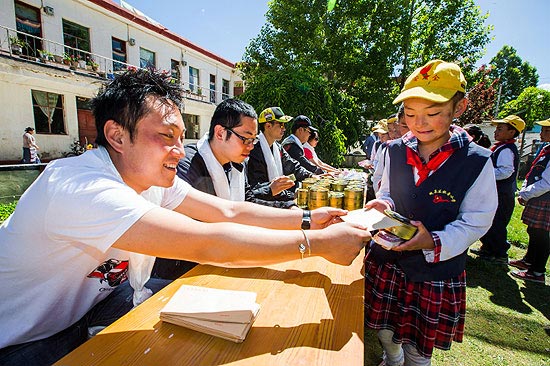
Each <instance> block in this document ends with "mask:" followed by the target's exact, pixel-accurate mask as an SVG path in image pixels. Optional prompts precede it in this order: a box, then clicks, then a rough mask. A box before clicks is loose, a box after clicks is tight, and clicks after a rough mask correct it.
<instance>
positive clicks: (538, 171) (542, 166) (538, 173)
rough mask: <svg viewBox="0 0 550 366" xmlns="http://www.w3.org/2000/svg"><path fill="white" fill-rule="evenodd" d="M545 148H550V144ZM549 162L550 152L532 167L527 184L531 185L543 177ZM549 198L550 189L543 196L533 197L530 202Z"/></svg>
mask: <svg viewBox="0 0 550 366" xmlns="http://www.w3.org/2000/svg"><path fill="white" fill-rule="evenodd" d="M544 149H547V150H550V145H546V146H545V147H544ZM539 154H540V153H539ZM548 163H550V153H547V154H546V155H545V156H543V157H542V158H541V159H540V160H539V161H537V164H536V165H533V166H532V167H531V170H530V172H529V177H528V178H527V185H531V184H533V183H535V182H536V181H538V180H540V179H541V178H542V173H543V172H544V170H546V168H547V166H548ZM548 200H550V191H549V192H546V193H545V194H543V195H541V196H538V197H535V198H531V199H530V200H529V202H530V203H533V202H538V201H548Z"/></svg>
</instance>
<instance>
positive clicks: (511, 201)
mask: <svg viewBox="0 0 550 366" xmlns="http://www.w3.org/2000/svg"><path fill="white" fill-rule="evenodd" d="M492 123H493V125H495V126H496V128H495V134H494V136H495V141H496V143H495V144H494V145H493V146H492V147H491V152H492V153H491V161H492V162H493V167H494V169H495V178H496V180H497V194H498V209H497V212H496V213H495V217H494V218H493V224H492V225H491V228H490V229H489V231H488V232H487V233H486V234H485V235H483V236H482V237H481V238H480V239H479V240H480V241H481V248H480V249H479V250H477V249H472V253H475V254H477V255H478V256H479V258H480V259H483V260H488V261H494V262H496V263H503V264H508V254H507V252H508V249H510V243H509V242H508V240H507V236H508V231H507V230H506V227H507V226H508V223H509V222H510V219H511V218H512V214H513V213H514V206H515V194H516V191H517V189H518V186H517V177H518V168H519V152H518V148H517V146H516V137H518V136H519V134H520V133H521V132H522V131H523V129H524V128H525V122H524V121H523V120H522V119H521V118H520V117H518V116H515V115H511V116H508V117H506V118H504V119H502V120H493V121H492Z"/></svg>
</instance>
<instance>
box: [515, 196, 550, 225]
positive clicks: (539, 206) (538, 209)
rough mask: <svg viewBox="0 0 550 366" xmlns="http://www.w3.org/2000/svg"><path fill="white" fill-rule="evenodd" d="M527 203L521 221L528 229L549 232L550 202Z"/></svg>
mask: <svg viewBox="0 0 550 366" xmlns="http://www.w3.org/2000/svg"><path fill="white" fill-rule="evenodd" d="M531 201H532V200H529V201H527V204H526V205H525V208H524V209H523V213H522V214H521V220H522V221H523V223H524V224H525V225H527V226H529V227H533V228H536V229H543V230H545V231H550V200H544V201H535V202H531Z"/></svg>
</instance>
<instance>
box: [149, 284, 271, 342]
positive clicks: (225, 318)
mask: <svg viewBox="0 0 550 366" xmlns="http://www.w3.org/2000/svg"><path fill="white" fill-rule="evenodd" d="M259 311H260V305H259V304H257V303H256V293H254V292H250V291H233V290H220V289H213V288H208V287H198V286H189V285H182V286H181V287H180V288H179V289H178V290H177V291H176V293H175V294H174V296H172V298H171V299H170V301H168V303H167V304H166V305H165V306H164V308H163V309H162V310H161V311H160V319H161V320H163V321H165V322H168V323H173V324H177V325H180V326H183V327H186V328H189V329H193V330H196V331H199V332H203V333H206V334H210V335H213V336H216V337H220V338H224V339H227V340H230V341H233V342H238V343H240V342H242V341H243V340H244V339H245V337H246V334H247V333H248V331H249V330H250V327H251V326H252V323H254V320H255V319H256V316H257V315H258V312H259Z"/></svg>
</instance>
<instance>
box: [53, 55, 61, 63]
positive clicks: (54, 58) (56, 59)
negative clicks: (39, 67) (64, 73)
mask: <svg viewBox="0 0 550 366" xmlns="http://www.w3.org/2000/svg"><path fill="white" fill-rule="evenodd" d="M53 60H54V61H55V62H57V63H58V64H62V63H63V56H60V55H53Z"/></svg>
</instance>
